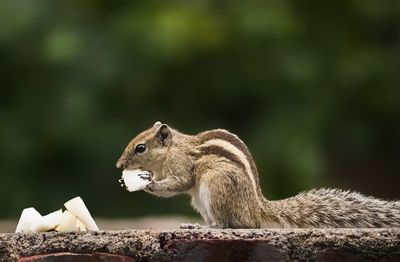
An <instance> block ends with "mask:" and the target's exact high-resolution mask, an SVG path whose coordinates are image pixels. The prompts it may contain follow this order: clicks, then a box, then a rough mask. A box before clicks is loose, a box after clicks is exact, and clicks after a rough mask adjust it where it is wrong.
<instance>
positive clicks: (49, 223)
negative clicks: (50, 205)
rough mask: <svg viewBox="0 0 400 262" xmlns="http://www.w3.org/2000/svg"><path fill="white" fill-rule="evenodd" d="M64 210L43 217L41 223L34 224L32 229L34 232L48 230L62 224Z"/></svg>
mask: <svg viewBox="0 0 400 262" xmlns="http://www.w3.org/2000/svg"><path fill="white" fill-rule="evenodd" d="M62 214H63V213H62V210H61V209H60V210H57V211H54V212H52V213H50V214H47V215H45V216H43V217H42V218H41V221H40V222H39V223H35V224H33V225H32V227H31V229H32V231H33V232H46V231H49V230H52V229H54V228H55V227H56V226H58V225H60V224H61V218H62Z"/></svg>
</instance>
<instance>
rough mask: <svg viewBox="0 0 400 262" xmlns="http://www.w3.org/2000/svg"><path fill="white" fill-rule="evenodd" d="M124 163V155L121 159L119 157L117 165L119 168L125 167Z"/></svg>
mask: <svg viewBox="0 0 400 262" xmlns="http://www.w3.org/2000/svg"><path fill="white" fill-rule="evenodd" d="M124 164H125V161H124V159H122V157H121V158H120V159H118V161H117V164H116V165H115V166H116V167H117V168H124Z"/></svg>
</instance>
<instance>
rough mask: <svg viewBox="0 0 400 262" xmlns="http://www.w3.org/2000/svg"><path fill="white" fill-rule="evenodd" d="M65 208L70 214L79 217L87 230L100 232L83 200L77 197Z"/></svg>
mask: <svg viewBox="0 0 400 262" xmlns="http://www.w3.org/2000/svg"><path fill="white" fill-rule="evenodd" d="M64 206H65V208H66V209H67V210H68V211H69V212H71V213H72V214H73V215H75V216H76V217H78V218H79V219H80V220H81V221H82V222H83V224H84V225H85V226H86V228H87V229H89V230H99V228H98V227H97V225H96V222H94V219H93V218H92V216H91V215H90V212H89V210H88V209H87V207H86V205H85V203H84V202H83V200H82V198H80V197H75V198H73V199H71V200H69V201H68V202H66V203H65V204H64Z"/></svg>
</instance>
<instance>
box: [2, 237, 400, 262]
mask: <svg viewBox="0 0 400 262" xmlns="http://www.w3.org/2000/svg"><path fill="white" fill-rule="evenodd" d="M64 252H67V254H68V255H69V256H71V254H72V255H73V254H80V255H90V254H92V255H93V254H102V256H104V255H107V254H111V255H117V256H124V257H129V258H133V261H288V260H292V261H310V260H311V261H400V229H290V230H289V229H239V230H232V229H223V230H219V229H186V230H176V231H159V230H129V231H127V230H125V231H99V232H81V233H72V232H71V233H57V232H48V233H30V234H21V233H19V234H11V233H8V234H0V261H17V260H19V259H21V258H24V259H25V260H26V261H54V260H51V259H47V260H46V259H42V258H43V256H41V255H45V254H54V255H53V257H54V256H55V255H57V253H64ZM31 256H33V258H29V257H31ZM35 256H36V258H39V257H40V258H41V259H42V260H39V259H37V260H35ZM58 256H59V257H60V256H62V254H61V255H58ZM96 256H97V255H96ZM27 259H31V260H27ZM63 261H75V260H63ZM76 261H78V260H76ZM79 261H81V260H79ZM91 261H94V260H91ZM98 261H104V260H98Z"/></svg>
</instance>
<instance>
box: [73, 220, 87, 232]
mask: <svg viewBox="0 0 400 262" xmlns="http://www.w3.org/2000/svg"><path fill="white" fill-rule="evenodd" d="M75 225H76V227H77V228H78V230H79V231H87V228H86V225H85V224H84V223H83V222H82V220H80V219H79V218H76V222H75Z"/></svg>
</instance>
